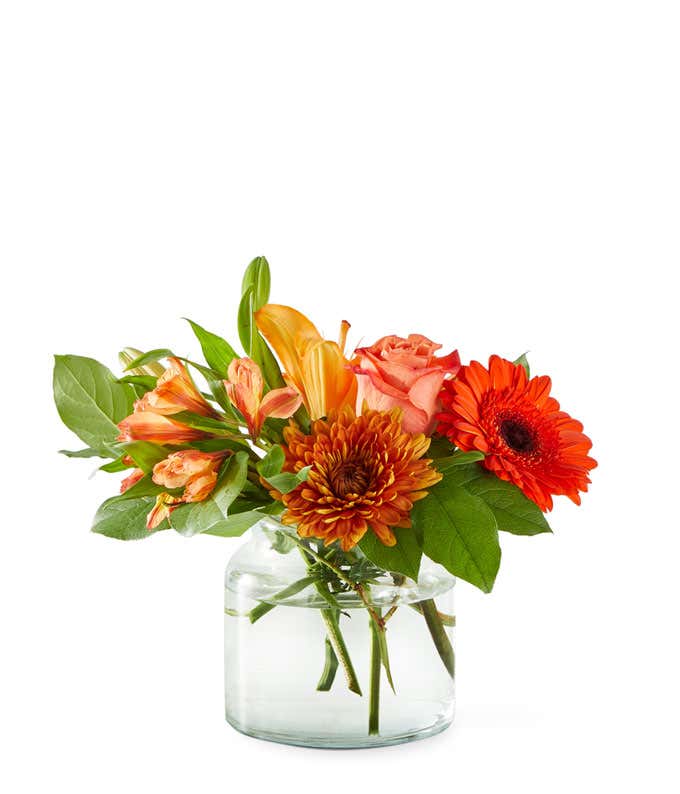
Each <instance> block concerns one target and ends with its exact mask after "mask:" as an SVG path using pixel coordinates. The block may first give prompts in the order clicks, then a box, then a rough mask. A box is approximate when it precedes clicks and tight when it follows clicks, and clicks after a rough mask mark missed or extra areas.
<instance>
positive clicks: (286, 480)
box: [265, 466, 312, 494]
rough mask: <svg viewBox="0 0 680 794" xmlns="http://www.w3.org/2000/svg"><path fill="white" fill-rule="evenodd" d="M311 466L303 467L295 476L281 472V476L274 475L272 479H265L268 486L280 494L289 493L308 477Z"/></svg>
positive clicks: (287, 472)
mask: <svg viewBox="0 0 680 794" xmlns="http://www.w3.org/2000/svg"><path fill="white" fill-rule="evenodd" d="M311 468H312V467H311V466H305V468H304V469H300V471H299V472H298V473H297V474H292V473H291V472H289V471H282V472H281V474H275V475H274V476H273V477H265V479H266V480H267V482H268V483H269V485H271V486H272V487H273V488H276V490H277V491H279V492H280V493H282V494H285V493H290V492H291V491H292V490H293V489H294V488H297V487H298V485H300V483H303V482H304V481H305V480H306V479H307V476H308V475H309V470H310V469H311Z"/></svg>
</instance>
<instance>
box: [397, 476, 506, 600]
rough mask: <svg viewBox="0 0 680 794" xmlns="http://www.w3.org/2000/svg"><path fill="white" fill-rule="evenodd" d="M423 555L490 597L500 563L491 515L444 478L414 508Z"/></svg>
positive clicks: (463, 491)
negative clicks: (421, 538) (421, 535)
mask: <svg viewBox="0 0 680 794" xmlns="http://www.w3.org/2000/svg"><path fill="white" fill-rule="evenodd" d="M411 519H412V521H413V525H414V527H417V528H418V529H419V530H420V531H421V532H422V533H423V551H424V552H425V554H427V556H428V557H429V558H430V559H431V560H434V561H435V562H438V563H440V564H441V565H443V566H444V567H445V568H446V569H447V570H448V571H449V572H450V573H452V574H453V575H454V576H458V577H460V578H461V579H465V580H466V581H467V582H470V583H471V584H473V585H475V586H477V587H479V588H480V589H481V590H483V591H484V592H485V593H490V592H491V589H492V588H493V583H494V580H495V578H496V574H497V573H498V567H499V565H500V561H501V549H500V545H499V543H498V530H497V528H496V520H495V518H494V515H493V513H492V512H491V510H490V509H489V507H488V506H487V505H486V503H485V502H484V501H483V500H482V499H480V498H479V497H478V496H473V495H472V494H470V493H468V491H466V490H465V489H464V488H461V487H460V486H457V485H451V484H450V483H448V482H447V480H446V478H445V479H444V480H443V481H442V482H440V483H439V484H438V485H435V486H434V487H433V488H431V489H430V493H429V494H428V495H427V497H426V498H425V499H422V500H421V501H419V502H416V504H415V505H414V507H413V510H412V511H411Z"/></svg>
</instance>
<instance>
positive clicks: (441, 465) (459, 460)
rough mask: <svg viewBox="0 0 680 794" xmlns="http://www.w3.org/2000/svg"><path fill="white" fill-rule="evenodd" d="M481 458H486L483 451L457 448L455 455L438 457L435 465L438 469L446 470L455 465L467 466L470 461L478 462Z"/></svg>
mask: <svg viewBox="0 0 680 794" xmlns="http://www.w3.org/2000/svg"><path fill="white" fill-rule="evenodd" d="M480 460H484V453H483V452H477V451H470V452H463V451H462V450H456V452H454V453H453V455H449V456H448V457H447V458H438V459H437V460H436V461H435V463H434V466H435V468H436V469H437V471H440V472H445V471H448V470H449V469H451V468H453V467H454V466H466V465H467V464H469V463H476V462H477V461H480Z"/></svg>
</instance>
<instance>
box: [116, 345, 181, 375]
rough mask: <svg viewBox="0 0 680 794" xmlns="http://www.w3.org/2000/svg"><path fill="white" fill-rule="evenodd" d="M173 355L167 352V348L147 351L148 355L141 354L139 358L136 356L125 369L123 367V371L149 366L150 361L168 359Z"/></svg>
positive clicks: (170, 351)
mask: <svg viewBox="0 0 680 794" xmlns="http://www.w3.org/2000/svg"><path fill="white" fill-rule="evenodd" d="M174 356H175V354H174V353H173V352H172V350H168V348H167V347H159V348H156V350H149V352H148V353H142V355H141V356H138V357H137V358H136V359H134V360H133V361H131V362H130V363H129V364H128V365H127V367H125V371H126V372H127V371H129V370H131V369H136V368H137V367H141V366H143V365H144V364H150V363H151V362H152V361H160V359H162V358H170V357H174Z"/></svg>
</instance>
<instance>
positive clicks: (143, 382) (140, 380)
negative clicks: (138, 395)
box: [118, 375, 158, 392]
mask: <svg viewBox="0 0 680 794" xmlns="http://www.w3.org/2000/svg"><path fill="white" fill-rule="evenodd" d="M157 381H158V378H157V377H155V376H154V375H126V376H125V377H124V378H118V383H130V384H132V385H133V386H141V389H142V391H144V392H147V391H151V390H152V389H155V388H156V382H157Z"/></svg>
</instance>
